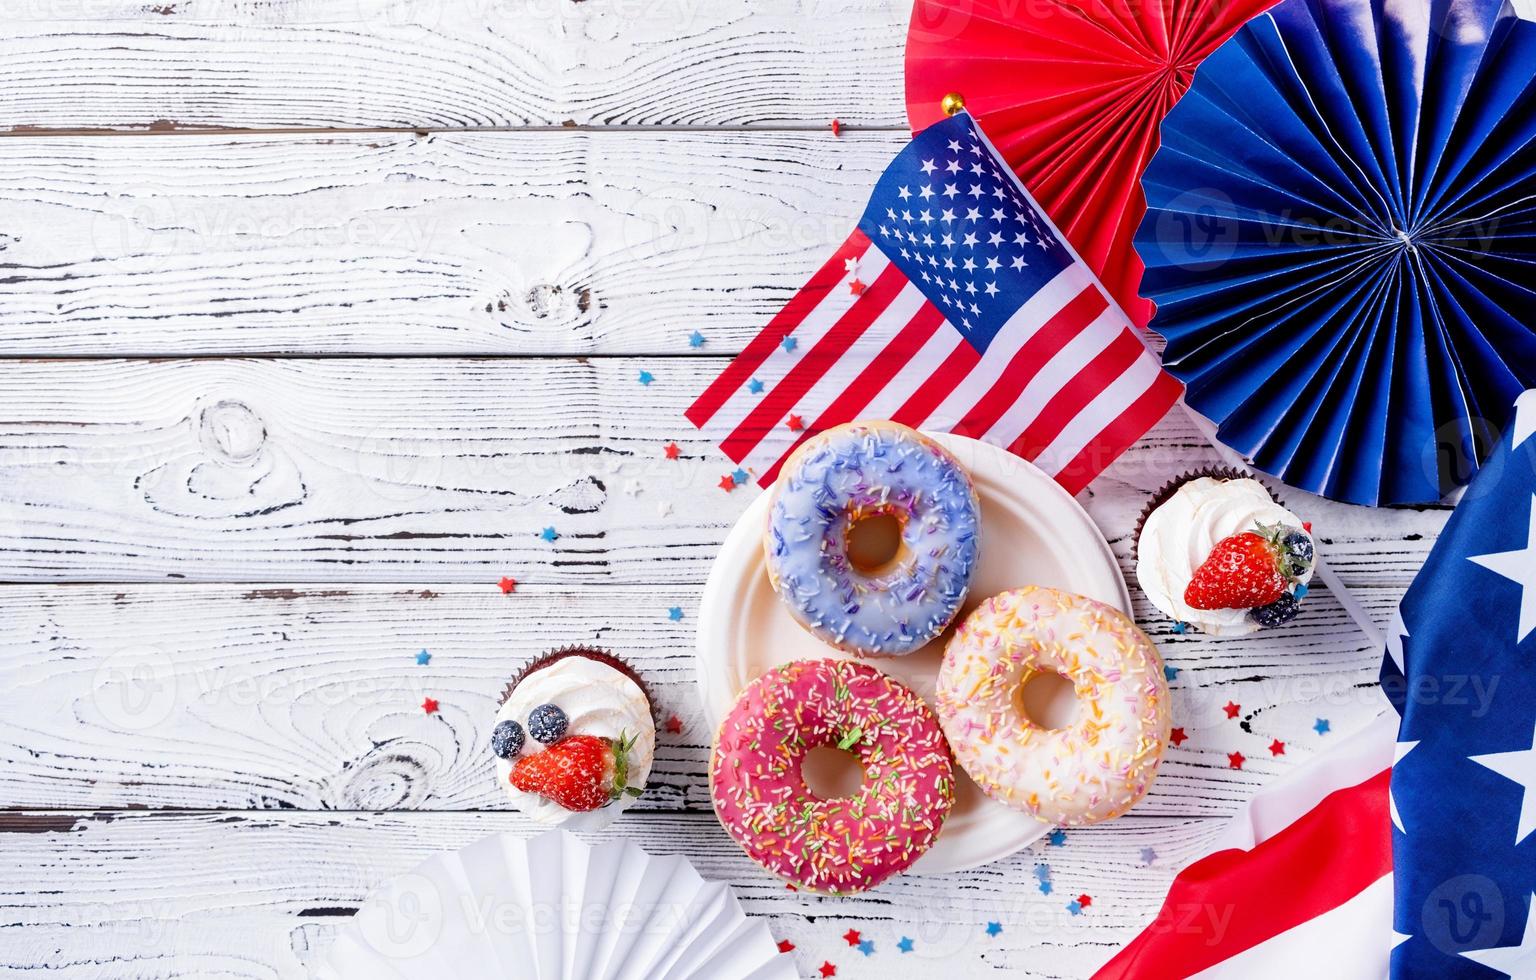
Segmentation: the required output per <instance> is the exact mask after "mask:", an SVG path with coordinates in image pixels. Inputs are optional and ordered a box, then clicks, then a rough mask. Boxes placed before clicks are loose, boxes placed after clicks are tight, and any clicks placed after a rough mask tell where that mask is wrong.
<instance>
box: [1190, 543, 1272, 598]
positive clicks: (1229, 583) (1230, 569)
mask: <svg viewBox="0 0 1536 980" xmlns="http://www.w3.org/2000/svg"><path fill="white" fill-rule="evenodd" d="M1288 583H1289V580H1288V579H1287V578H1286V575H1285V572H1284V571H1283V570H1282V566H1281V550H1280V548H1279V547H1278V545H1277V544H1276V541H1275V536H1274V534H1273V533H1270V532H1269V531H1267V530H1266V529H1262V528H1261V529H1260V530H1259V531H1242V532H1240V533H1238V534H1234V535H1232V536H1231V537H1228V538H1223V539H1221V540H1220V541H1218V542H1217V543H1216V547H1215V548H1213V549H1212V550H1211V553H1210V555H1209V556H1208V557H1207V558H1206V559H1205V561H1204V562H1202V563H1201V565H1200V567H1199V568H1197V569H1195V574H1194V575H1193V576H1192V577H1191V578H1190V580H1189V585H1188V586H1187V587H1186V588H1185V589H1184V603H1185V605H1188V606H1191V607H1193V608H1195V609H1252V608H1254V607H1255V606H1267V605H1269V604H1270V603H1271V602H1274V601H1275V600H1276V599H1279V598H1280V597H1281V596H1282V595H1284V594H1285V590H1286V586H1287V584H1288Z"/></svg>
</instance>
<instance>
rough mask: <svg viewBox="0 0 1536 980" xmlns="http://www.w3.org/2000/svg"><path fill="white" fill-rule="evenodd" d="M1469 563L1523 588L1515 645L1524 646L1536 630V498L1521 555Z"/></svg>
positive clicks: (1510, 553)
mask: <svg viewBox="0 0 1536 980" xmlns="http://www.w3.org/2000/svg"><path fill="white" fill-rule="evenodd" d="M1468 560H1469V561H1472V562H1473V563H1475V564H1478V565H1481V566H1483V567H1484V568H1486V569H1488V570H1489V571H1491V572H1497V573H1498V574H1500V575H1502V576H1504V577H1505V578H1507V579H1509V580H1510V581H1512V582H1514V583H1515V584H1516V585H1519V586H1520V628H1519V630H1518V631H1517V632H1516V633H1515V642H1516V643H1522V642H1524V640H1525V638H1526V637H1527V636H1530V635H1531V631H1532V630H1536V494H1533V495H1532V496H1531V516H1530V519H1529V521H1528V523H1527V524H1526V545H1525V547H1524V548H1521V549H1520V550H1518V551H1501V552H1498V553H1496V554H1491V555H1470V556H1468Z"/></svg>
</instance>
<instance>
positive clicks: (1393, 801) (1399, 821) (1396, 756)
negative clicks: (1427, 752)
mask: <svg viewBox="0 0 1536 980" xmlns="http://www.w3.org/2000/svg"><path fill="white" fill-rule="evenodd" d="M1418 744H1419V743H1418V742H1417V741H1414V742H1398V743H1397V746H1396V748H1395V749H1394V750H1393V752H1392V768H1393V769H1396V768H1397V764H1398V763H1399V762H1402V761H1403V756H1405V755H1407V754H1408V753H1409V752H1412V751H1413V748H1414V746H1416V745H1418ZM1387 809H1389V810H1391V811H1392V826H1394V827H1396V828H1397V829H1398V830H1400V831H1402V832H1403V833H1405V834H1406V833H1408V829H1407V828H1406V827H1404V826H1403V818H1402V817H1401V816H1399V815H1398V812H1397V798H1396V797H1395V796H1393V795H1392V788H1391V787H1390V786H1388V787H1387Z"/></svg>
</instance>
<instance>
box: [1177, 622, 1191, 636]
mask: <svg viewBox="0 0 1536 980" xmlns="http://www.w3.org/2000/svg"><path fill="white" fill-rule="evenodd" d="M1173 631H1174V632H1175V633H1178V634H1179V635H1180V636H1183V635H1184V634H1185V633H1187V632H1189V624H1188V623H1184V622H1177V623H1174V624H1173Z"/></svg>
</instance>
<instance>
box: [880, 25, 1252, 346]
mask: <svg viewBox="0 0 1536 980" xmlns="http://www.w3.org/2000/svg"><path fill="white" fill-rule="evenodd" d="M1274 2H1275V0H1084V2H1082V3H1068V2H1066V0H917V3H916V4H915V6H914V8H913V11H912V25H911V29H910V30H909V31H908V34H907V115H908V117H909V118H910V119H911V122H912V127H913V129H923V128H925V127H927V126H929V125H931V124H932V123H934V122H936V121H938V120H939V119H941V118H943V116H944V109H943V107H942V105H941V103H942V102H943V99H944V97H945V96H946V95H947V94H949V93H951V92H955V93H959V94H960V95H961V96H962V97H963V98H964V100H965V107H966V108H967V109H968V110H969V111H970V112H971V114H972V115H973V116H976V117H977V119H978V120H979V121H980V123H981V125H982V128H983V129H984V130H986V133H987V135H988V136H989V137H991V139H992V142H993V143H995V144H996V145H997V148H998V150H999V151H1000V152H1001V153H1002V154H1003V156H1004V157H1006V158H1007V159H1008V161H1009V162H1010V163H1012V164H1013V167H1014V169H1015V170H1017V171H1018V174H1019V177H1020V179H1022V180H1023V181H1024V183H1025V185H1026V186H1028V187H1029V189H1030V190H1031V191H1032V192H1033V193H1034V195H1035V197H1036V199H1038V200H1039V201H1040V203H1041V204H1042V205H1043V206H1044V207H1045V209H1046V210H1047V211H1049V212H1050V215H1051V217H1052V219H1054V220H1055V222H1056V224H1057V225H1058V226H1059V227H1060V228H1061V229H1062V231H1063V232H1064V233H1065V234H1066V236H1067V238H1068V240H1070V241H1071V242H1072V244H1073V245H1074V246H1075V247H1076V248H1077V250H1078V252H1079V253H1081V254H1082V256H1083V259H1084V260H1085V261H1087V263H1088V264H1089V265H1090V266H1092V267H1093V268H1094V270H1095V271H1096V272H1098V274H1099V278H1101V279H1102V280H1103V281H1104V285H1105V286H1106V287H1108V289H1109V291H1110V292H1111V293H1112V294H1113V295H1114V296H1115V298H1116V299H1118V300H1119V301H1120V304H1121V306H1123V307H1124V308H1125V310H1126V312H1127V313H1129V314H1130V315H1131V317H1132V318H1133V319H1134V320H1135V321H1136V322H1137V323H1139V324H1141V325H1142V326H1145V325H1146V324H1147V322H1148V321H1149V320H1150V319H1151V318H1152V304H1151V303H1149V302H1147V301H1146V300H1144V299H1142V298H1141V297H1140V296H1139V295H1138V294H1137V289H1138V287H1139V286H1140V283H1141V272H1142V266H1141V260H1140V259H1138V258H1137V257H1136V251H1135V249H1134V248H1133V247H1132V244H1131V240H1132V238H1133V236H1134V235H1135V233H1136V228H1137V226H1138V225H1140V223H1141V218H1142V215H1143V214H1144V213H1145V211H1146V204H1145V201H1144V199H1143V197H1142V193H1141V175H1142V173H1143V172H1144V171H1145V170H1146V168H1147V164H1148V163H1149V162H1150V161H1151V159H1152V154H1153V153H1154V152H1156V150H1157V146H1158V127H1159V126H1160V125H1161V124H1162V121H1163V116H1164V115H1166V114H1167V112H1168V110H1169V109H1171V108H1172V107H1173V105H1174V103H1176V102H1177V101H1178V100H1179V98H1180V97H1181V96H1183V94H1184V93H1185V92H1186V91H1187V90H1188V89H1189V86H1190V83H1191V82H1192V80H1193V79H1194V75H1195V69H1196V68H1197V67H1198V66H1199V64H1200V62H1201V61H1202V60H1204V59H1205V57H1206V56H1207V55H1209V54H1210V53H1211V52H1212V51H1214V50H1216V48H1217V47H1219V46H1220V45H1221V43H1222V42H1223V41H1225V40H1226V39H1227V38H1229V37H1231V36H1232V35H1233V34H1234V33H1235V32H1236V31H1237V29H1238V28H1239V27H1241V26H1243V24H1244V23H1246V22H1247V21H1248V20H1249V19H1250V18H1252V17H1254V16H1256V15H1257V14H1260V13H1262V12H1263V11H1265V10H1267V9H1268V8H1269V7H1271V6H1272V5H1273V4H1274Z"/></svg>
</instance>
